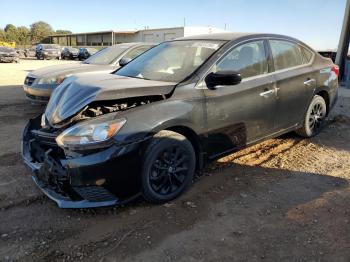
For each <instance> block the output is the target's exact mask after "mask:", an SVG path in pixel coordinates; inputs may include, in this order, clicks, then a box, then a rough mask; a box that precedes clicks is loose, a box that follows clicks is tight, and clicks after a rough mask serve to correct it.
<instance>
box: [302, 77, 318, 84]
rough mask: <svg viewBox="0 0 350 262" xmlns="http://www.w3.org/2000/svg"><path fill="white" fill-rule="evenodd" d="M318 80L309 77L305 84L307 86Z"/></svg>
mask: <svg viewBox="0 0 350 262" xmlns="http://www.w3.org/2000/svg"><path fill="white" fill-rule="evenodd" d="M315 81H316V80H315V79H313V78H312V79H307V80H306V81H305V82H304V85H306V86H311V85H312V84H313V83H314V82H315Z"/></svg>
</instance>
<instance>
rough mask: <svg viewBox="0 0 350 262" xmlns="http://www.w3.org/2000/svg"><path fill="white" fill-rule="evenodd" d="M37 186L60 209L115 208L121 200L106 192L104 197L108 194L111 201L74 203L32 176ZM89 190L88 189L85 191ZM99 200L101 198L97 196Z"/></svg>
mask: <svg viewBox="0 0 350 262" xmlns="http://www.w3.org/2000/svg"><path fill="white" fill-rule="evenodd" d="M32 178H33V180H34V182H35V184H36V185H37V186H38V187H39V188H40V189H41V191H42V192H43V193H44V194H45V195H46V196H47V197H49V198H50V199H51V200H53V201H55V202H56V204H57V205H58V207H60V208H94V207H105V206H114V205H117V204H119V202H120V201H119V199H117V198H116V197H114V196H112V195H109V194H108V193H106V192H104V193H103V194H102V196H104V197H106V195H107V194H108V197H109V198H110V199H109V200H102V201H91V200H87V199H82V200H77V201H73V200H71V199H70V198H69V197H66V196H63V195H61V194H58V193H57V192H56V191H54V190H52V189H50V188H49V187H47V186H45V185H44V184H43V183H42V182H41V181H40V180H39V179H38V178H37V177H36V176H32ZM85 190H87V189H85ZM96 197H97V198H99V197H101V196H98V195H97V196H96Z"/></svg>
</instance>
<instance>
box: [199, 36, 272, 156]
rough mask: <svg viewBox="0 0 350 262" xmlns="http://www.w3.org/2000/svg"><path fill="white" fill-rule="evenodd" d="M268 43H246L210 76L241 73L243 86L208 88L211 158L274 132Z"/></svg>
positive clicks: (206, 93)
mask: <svg viewBox="0 0 350 262" xmlns="http://www.w3.org/2000/svg"><path fill="white" fill-rule="evenodd" d="M265 47H266V42H265V41H264V40H259V41H251V42H246V43H243V44H241V45H238V46H236V47H234V48H233V49H232V50H230V51H229V52H228V53H227V54H225V55H224V56H223V58H221V59H220V60H219V61H218V62H217V63H216V64H215V65H214V66H213V68H212V69H211V71H210V72H219V71H227V70H233V71H237V72H240V73H241V75H242V82H241V83H240V84H238V85H233V86H218V87H217V88H216V89H215V90H210V89H207V88H205V89H204V93H205V97H206V113H207V133H206V137H205V139H204V141H205V146H206V150H207V152H208V154H209V157H212V158H214V157H217V156H219V155H220V154H222V153H227V152H229V151H232V150H234V149H236V148H239V147H241V146H244V145H246V144H247V143H249V142H253V141H255V140H258V139H260V138H263V137H264V136H266V135H267V134H269V133H270V132H273V131H274V120H275V115H276V97H277V95H276V92H277V88H276V86H275V82H274V78H273V76H272V75H269V74H268V72H269V68H268V62H267V61H268V59H267V52H266V48H265Z"/></svg>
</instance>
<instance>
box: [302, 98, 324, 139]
mask: <svg viewBox="0 0 350 262" xmlns="http://www.w3.org/2000/svg"><path fill="white" fill-rule="evenodd" d="M326 115H327V105H326V101H325V100H324V98H323V97H322V96H319V95H315V96H314V98H313V99H312V101H311V103H310V105H309V107H308V109H307V112H306V114H305V118H304V122H303V126H302V127H301V128H299V129H298V130H296V133H297V134H298V135H300V136H302V137H313V136H315V135H317V134H319V133H320V132H321V130H322V127H323V121H324V119H325V118H326Z"/></svg>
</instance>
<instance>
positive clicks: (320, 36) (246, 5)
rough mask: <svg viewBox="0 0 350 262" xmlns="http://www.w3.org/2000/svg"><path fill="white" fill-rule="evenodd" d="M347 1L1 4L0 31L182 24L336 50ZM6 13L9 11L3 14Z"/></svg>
mask: <svg viewBox="0 0 350 262" xmlns="http://www.w3.org/2000/svg"><path fill="white" fill-rule="evenodd" d="M345 4H346V0H210V1H209V0H175V1H166V0H146V1H141V0H132V1H125V0H124V1H118V0H103V1H96V0H95V1H89V0H85V1H83V0H69V1H68V0H55V1H37V0H36V1H31V0H27V1H25V0H16V1H2V2H1V9H2V12H1V15H0V27H5V25H6V24H8V23H12V24H14V25H15V26H22V25H24V26H28V27H29V26H30V24H32V23H33V22H36V21H39V20H42V21H45V22H48V23H49V24H50V25H51V26H52V27H53V29H54V30H57V29H66V30H70V31H72V32H74V33H80V32H92V31H100V30H114V31H119V30H130V29H143V28H145V26H148V27H149V28H162V27H176V26H183V25H184V22H185V24H186V26H213V27H219V28H225V27H226V29H227V30H230V31H235V32H259V33H278V34H285V35H289V36H292V37H296V38H298V39H300V40H302V41H304V42H306V43H307V44H309V45H310V46H312V47H313V48H315V49H334V48H337V45H338V41H339V36H340V32H341V27H342V21H343V17H344V11H345ZM4 10H8V12H4Z"/></svg>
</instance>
